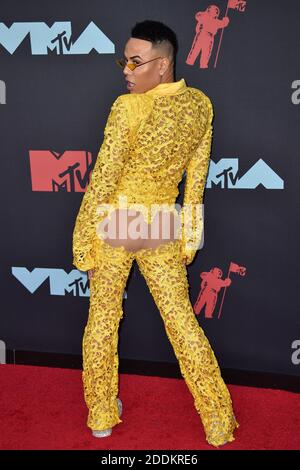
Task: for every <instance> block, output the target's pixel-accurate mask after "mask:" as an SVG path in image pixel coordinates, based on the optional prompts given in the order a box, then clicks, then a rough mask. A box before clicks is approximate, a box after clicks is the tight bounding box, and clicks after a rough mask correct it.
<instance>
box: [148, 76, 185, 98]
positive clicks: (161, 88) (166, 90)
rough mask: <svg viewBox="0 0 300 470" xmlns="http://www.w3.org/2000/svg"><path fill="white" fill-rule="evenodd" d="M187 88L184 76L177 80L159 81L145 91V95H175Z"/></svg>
mask: <svg viewBox="0 0 300 470" xmlns="http://www.w3.org/2000/svg"><path fill="white" fill-rule="evenodd" d="M186 88H187V85H186V83H185V80H184V78H182V79H181V80H178V81H177V82H168V83H159V84H158V85H156V86H155V87H154V88H151V90H148V91H145V93H144V94H145V95H177V94H179V93H183V92H184V91H185V90H186Z"/></svg>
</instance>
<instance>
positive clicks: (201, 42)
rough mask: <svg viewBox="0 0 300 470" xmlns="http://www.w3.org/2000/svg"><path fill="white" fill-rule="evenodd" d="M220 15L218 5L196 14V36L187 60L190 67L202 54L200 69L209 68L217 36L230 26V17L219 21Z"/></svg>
mask: <svg viewBox="0 0 300 470" xmlns="http://www.w3.org/2000/svg"><path fill="white" fill-rule="evenodd" d="M219 15H220V9H219V7H217V6H216V5H210V6H209V7H207V9H206V10H205V11H198V12H197V13H196V15H195V18H196V20H197V25H196V36H195V38H194V41H193V44H192V47H191V50H190V52H189V54H188V57H187V59H186V63H187V64H188V65H194V63H195V60H196V59H197V57H198V55H199V54H200V53H201V56H200V69H207V68H208V63H209V60H210V57H211V53H212V49H213V45H214V39H215V35H216V34H217V32H218V30H219V29H221V28H226V26H228V24H229V18H228V16H224V18H223V19H219Z"/></svg>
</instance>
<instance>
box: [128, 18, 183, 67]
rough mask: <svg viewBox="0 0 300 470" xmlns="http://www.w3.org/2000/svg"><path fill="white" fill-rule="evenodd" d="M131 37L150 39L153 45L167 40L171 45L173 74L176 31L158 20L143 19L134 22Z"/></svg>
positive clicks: (176, 46) (176, 47)
mask: <svg viewBox="0 0 300 470" xmlns="http://www.w3.org/2000/svg"><path fill="white" fill-rule="evenodd" d="M131 37H133V38H137V39H144V40H145V41H151V42H152V44H153V45H154V47H155V46H159V45H160V43H161V42H163V41H168V42H169V43H170V44H171V46H172V48H171V49H172V59H173V63H174V74H175V68H176V56H177V52H178V40H177V36H176V33H175V32H174V31H173V30H172V29H171V28H169V26H167V25H165V24H164V23H162V22H160V21H153V20H145V21H142V22H140V23H136V24H135V26H134V27H133V28H132V30H131Z"/></svg>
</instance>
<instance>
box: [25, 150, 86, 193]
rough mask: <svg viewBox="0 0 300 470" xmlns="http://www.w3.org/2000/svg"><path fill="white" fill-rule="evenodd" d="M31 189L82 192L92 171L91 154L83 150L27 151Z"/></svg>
mask: <svg viewBox="0 0 300 470" xmlns="http://www.w3.org/2000/svg"><path fill="white" fill-rule="evenodd" d="M29 162H30V173H31V186H32V191H49V192H60V191H63V192H68V193H70V192H71V193H72V192H84V191H85V189H86V186H87V184H88V182H89V176H90V173H91V171H92V155H91V153H90V152H86V151H84V150H75V151H74V150H73V151H72V150H68V151H66V152H63V153H58V152H52V151H50V150H30V152H29Z"/></svg>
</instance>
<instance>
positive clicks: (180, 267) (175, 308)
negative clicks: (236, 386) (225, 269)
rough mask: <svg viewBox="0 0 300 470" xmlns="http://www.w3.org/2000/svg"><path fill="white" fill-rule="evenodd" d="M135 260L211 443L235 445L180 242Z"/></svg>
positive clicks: (225, 397) (145, 251) (231, 422)
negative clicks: (197, 315)
mask: <svg viewBox="0 0 300 470" xmlns="http://www.w3.org/2000/svg"><path fill="white" fill-rule="evenodd" d="M136 260H137V263H138V266H139V268H140V271H141V272H142V274H143V276H144V278H145V280H146V282H147V285H148V287H149V290H150V292H151V294H152V296H153V298H154V301H155V303H156V305H157V307H158V309H159V311H160V314H161V316H162V319H163V321H164V325H165V329H166V333H167V336H168V338H169V340H170V342H171V344H172V346H173V349H174V353H175V355H176V357H177V359H178V362H179V366H180V370H181V373H182V375H183V377H184V380H185V382H186V384H187V386H188V388H189V390H190V392H191V393H192V395H193V397H194V404H195V408H196V410H197V412H198V413H199V415H200V417H201V420H202V423H203V426H204V429H205V433H206V439H207V441H208V442H209V443H211V444H213V445H220V444H222V443H224V442H225V441H232V440H234V438H233V435H232V432H233V430H234V428H235V427H236V426H237V423H236V421H235V417H234V414H233V410H232V402H231V397H230V394H229V391H228V389H227V387H226V385H225V383H224V381H223V379H222V377H221V373H220V369H219V366H218V363H217V360H216V357H215V355H214V352H213V350H212V348H211V346H210V344H209V341H208V339H207V338H206V336H205V334H204V332H203V330H202V328H201V327H200V326H199V324H198V322H197V320H196V317H195V314H194V311H193V307H192V305H191V302H190V298H189V285H188V279H187V271H186V266H185V264H184V263H183V260H182V253H181V247H180V240H177V241H175V242H171V243H168V244H165V245H161V246H159V247H158V248H156V249H153V250H151V249H142V250H139V251H138V252H137V254H136Z"/></svg>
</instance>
